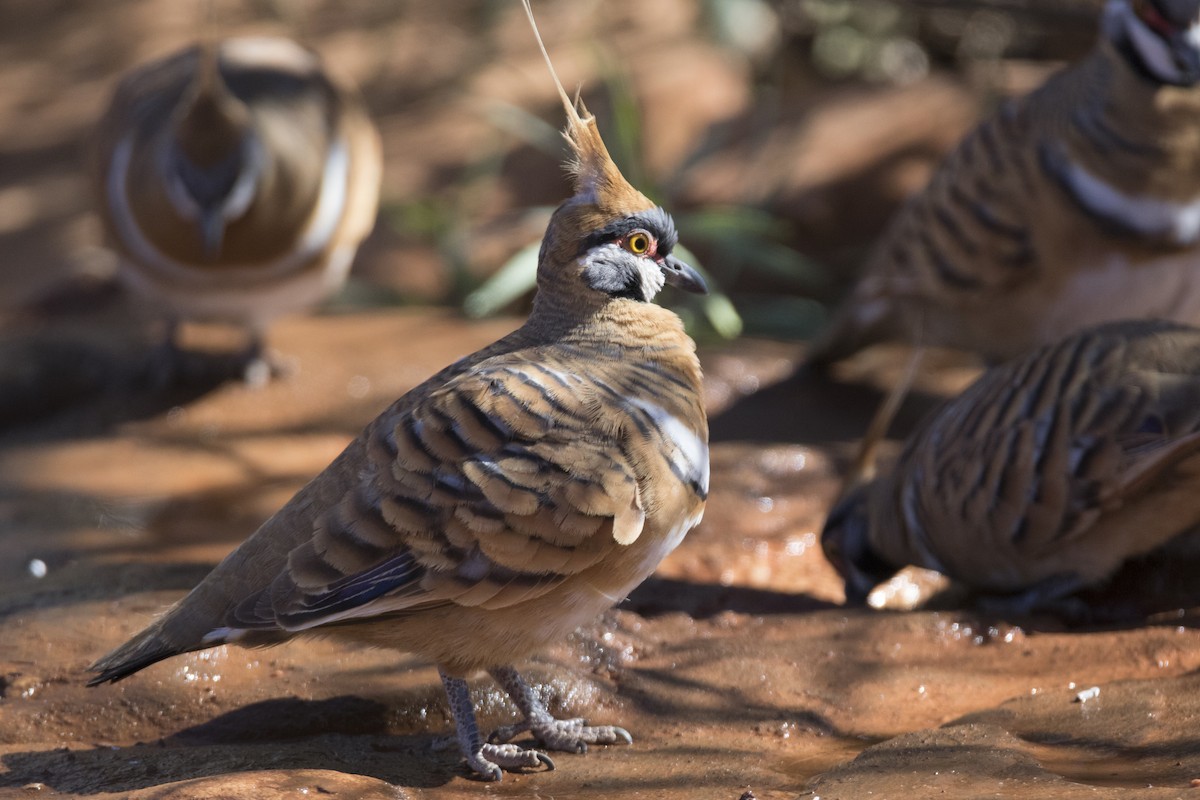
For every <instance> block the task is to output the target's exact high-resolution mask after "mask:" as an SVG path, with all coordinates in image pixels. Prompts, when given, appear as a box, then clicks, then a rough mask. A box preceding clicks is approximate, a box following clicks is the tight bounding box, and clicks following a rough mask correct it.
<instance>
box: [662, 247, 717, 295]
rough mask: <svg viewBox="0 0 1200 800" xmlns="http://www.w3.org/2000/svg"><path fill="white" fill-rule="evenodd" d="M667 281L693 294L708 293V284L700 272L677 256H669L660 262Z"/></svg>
mask: <svg viewBox="0 0 1200 800" xmlns="http://www.w3.org/2000/svg"><path fill="white" fill-rule="evenodd" d="M659 267H660V268H661V269H662V271H663V275H665V276H666V278H667V283H669V284H671V285H672V286H674V287H676V288H679V289H683V290H684V291H685V292H691V293H692V294H708V284H706V283H705V282H704V278H701V277H700V273H699V272H696V270H694V269H692V268H691V267H689V266H688V265H687V264H685V263H683V262H682V261H680V260H679V259H678V258H676V257H675V256H667V257H666V258H664V259H663V260H662V263H660V264H659Z"/></svg>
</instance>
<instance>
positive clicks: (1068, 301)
mask: <svg viewBox="0 0 1200 800" xmlns="http://www.w3.org/2000/svg"><path fill="white" fill-rule="evenodd" d="M1198 82H1200V0H1110V2H1109V4H1108V5H1107V7H1106V9H1105V13H1104V18H1103V25H1102V35H1101V36H1100V39H1099V42H1098V43H1097V44H1096V46H1095V48H1094V49H1093V51H1092V52H1091V54H1090V55H1088V56H1087V57H1086V58H1085V59H1083V60H1082V61H1081V62H1079V63H1077V64H1075V65H1074V66H1072V67H1070V68H1068V69H1065V70H1063V71H1061V72H1059V73H1057V74H1056V75H1054V76H1052V77H1051V78H1050V79H1049V80H1048V81H1047V82H1046V83H1045V84H1044V85H1043V86H1042V87H1041V88H1039V89H1038V90H1036V91H1034V92H1033V93H1031V94H1029V95H1028V96H1026V97H1024V98H1020V99H1017V100H1015V101H1011V102H1009V103H1007V104H1005V105H1004V106H1003V107H1002V108H1001V110H1000V111H999V113H997V114H996V115H995V116H993V117H992V118H990V119H988V120H986V121H985V122H983V123H982V124H981V125H980V126H979V127H977V128H976V129H975V130H974V131H973V132H972V133H971V134H970V135H968V136H967V137H966V139H965V140H964V141H963V142H962V143H961V144H959V146H958V147H957V149H955V150H954V151H953V152H952V153H951V154H950V155H949V156H948V157H947V158H946V159H945V160H944V161H943V163H942V164H941V165H940V166H939V167H938V169H937V170H936V171H935V173H934V175H933V177H932V179H931V180H930V182H929V184H928V186H927V187H926V188H925V189H924V190H923V191H922V192H920V193H919V194H917V195H915V196H914V197H913V198H911V199H910V200H909V202H908V203H907V204H906V205H905V206H904V207H903V208H902V209H901V210H900V211H899V212H898V214H897V216H896V218H895V219H894V220H893V222H892V224H891V225H890V227H889V228H888V230H887V231H886V232H885V234H884V236H883V238H882V239H881V241H880V243H879V244H878V246H877V247H876V248H875V250H874V252H873V254H872V256H871V258H870V259H869V260H868V262H867V265H866V267H865V271H864V273H863V276H862V278H861V279H860V281H859V283H858V284H857V286H856V287H855V288H854V290H853V291H852V292H851V294H850V296H849V297H848V299H847V300H846V301H845V303H844V304H843V305H842V307H841V308H840V309H839V311H838V312H837V313H836V314H835V316H834V320H833V322H832V324H831V325H830V327H829V328H828V329H827V330H826V331H825V332H824V334H823V335H822V336H821V337H819V339H818V340H817V341H816V342H815V343H814V346H813V348H812V350H811V353H810V356H809V361H810V363H812V364H814V365H816V366H821V365H827V364H830V363H832V362H835V361H838V360H840V359H843V358H846V357H848V356H850V355H852V354H854V353H855V352H857V351H858V350H860V349H862V348H864V347H866V346H868V345H871V344H873V343H875V342H877V341H880V340H884V339H891V338H902V339H908V340H910V341H920V342H921V343H923V344H933V345H944V346H950V347H958V348H961V349H965V350H973V351H976V352H978V353H979V354H981V355H982V356H984V357H985V359H987V360H989V361H992V362H999V361H1003V360H1006V359H1009V358H1012V357H1015V356H1018V355H1021V354H1023V353H1026V352H1028V351H1029V350H1030V349H1032V348H1034V347H1036V346H1038V345H1041V344H1048V343H1051V342H1054V341H1057V340H1058V339H1060V338H1061V337H1063V336H1065V335H1067V334H1069V333H1071V332H1072V331H1075V330H1079V329H1081V328H1084V327H1087V326H1090V325H1094V324H1099V323H1101V322H1105V321H1110V320H1115V319H1134V318H1163V319H1173V320H1176V321H1179V322H1186V323H1189V324H1200V269H1198V268H1197V263H1198V261H1200V85H1198Z"/></svg>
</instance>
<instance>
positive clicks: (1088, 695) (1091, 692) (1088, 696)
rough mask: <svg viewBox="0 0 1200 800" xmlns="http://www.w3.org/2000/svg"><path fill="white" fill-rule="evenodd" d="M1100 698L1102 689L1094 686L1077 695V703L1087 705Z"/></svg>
mask: <svg viewBox="0 0 1200 800" xmlns="http://www.w3.org/2000/svg"><path fill="white" fill-rule="evenodd" d="M1099 696H1100V687H1099V686H1093V687H1092V688H1090V689H1084V690H1083V691H1082V692H1080V693H1079V694H1077V695H1075V702H1076V703H1086V702H1087V701H1088V700H1095V699H1096V698H1097V697H1099Z"/></svg>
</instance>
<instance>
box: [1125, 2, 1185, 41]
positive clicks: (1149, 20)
mask: <svg viewBox="0 0 1200 800" xmlns="http://www.w3.org/2000/svg"><path fill="white" fill-rule="evenodd" d="M1133 13H1134V14H1136V15H1137V18H1138V19H1140V20H1141V21H1142V22H1144V23H1145V24H1146V27H1147V28H1149V29H1150V30H1152V31H1154V32H1155V33H1157V34H1158V35H1159V36H1163V37H1166V36H1170V35H1171V34H1173V33H1174V32H1175V26H1174V25H1172V24H1171V22H1170V20H1168V19H1167V18H1166V17H1164V16H1163V15H1162V12H1160V11H1159V10H1158V9H1157V8H1155V7H1154V4H1153V3H1152V2H1150V0H1133Z"/></svg>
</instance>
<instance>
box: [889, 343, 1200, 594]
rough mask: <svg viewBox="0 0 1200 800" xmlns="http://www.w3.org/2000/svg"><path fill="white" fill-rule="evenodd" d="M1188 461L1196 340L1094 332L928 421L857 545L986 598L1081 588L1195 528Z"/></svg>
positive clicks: (1199, 438)
mask: <svg viewBox="0 0 1200 800" xmlns="http://www.w3.org/2000/svg"><path fill="white" fill-rule="evenodd" d="M1198 453H1200V330H1198V329H1195V328H1191V327H1187V326H1181V325H1176V324H1173V323H1167V322H1156V321H1133V322H1121V323H1114V324H1109V325H1104V326H1100V327H1098V328H1094V329H1091V330H1088V331H1084V332H1082V333H1079V334H1076V335H1074V336H1071V337H1068V338H1066V339H1065V340H1063V341H1062V342H1060V343H1059V344H1057V345H1054V346H1049V347H1045V348H1041V349H1039V350H1037V351H1035V352H1034V353H1031V354H1030V355H1029V356H1027V357H1025V358H1023V359H1018V360H1016V361H1014V362H1012V363H1009V364H1006V365H1004V366H1003V367H997V368H995V369H993V370H991V371H989V372H988V373H987V374H985V375H984V376H983V377H982V378H980V380H979V381H977V382H976V383H975V384H973V385H972V386H971V387H970V388H968V389H967V390H966V391H965V392H964V393H963V394H962V395H961V396H960V397H958V398H956V399H954V400H953V401H951V402H950V403H949V404H947V406H946V407H944V408H943V409H941V410H940V411H938V412H937V413H936V414H934V415H933V416H932V417H931V418H930V420H929V421H927V423H926V424H925V425H923V426H922V428H921V429H920V430H919V431H918V432H917V433H915V434H914V435H913V437H912V438H911V439H910V441H909V443H908V444H907V445H906V447H905V449H904V451H903V453H902V455H901V457H900V459H899V461H898V462H897V465H896V467H895V470H894V473H893V475H892V476H891V477H890V479H889V482H888V489H887V491H885V492H877V493H876V494H874V495H873V496H872V498H871V502H872V510H871V522H872V526H873V531H872V535H871V542H872V546H873V548H874V549H875V551H876V552H878V553H879V554H881V555H883V556H884V557H885V558H886V559H887V560H889V561H891V562H892V563H894V564H896V565H897V566H899V565H902V564H906V563H916V564H920V565H922V566H927V567H931V568H935V569H939V570H941V571H944V572H946V573H948V574H950V575H951V576H953V577H956V578H959V579H961V580H964V581H965V582H967V583H968V584H970V585H973V586H976V587H978V588H983V589H991V590H995V591H1015V590H1019V589H1024V588H1028V587H1029V586H1031V585H1034V584H1036V583H1037V582H1038V581H1039V580H1043V579H1047V578H1049V577H1051V576H1054V575H1059V574H1078V575H1080V576H1082V577H1083V578H1086V579H1087V580H1088V581H1094V580H1097V579H1099V578H1102V577H1104V576H1105V575H1107V574H1108V573H1109V572H1111V571H1112V570H1113V569H1115V567H1116V566H1117V565H1118V564H1120V563H1121V562H1123V561H1124V560H1125V559H1126V558H1129V557H1131V556H1133V555H1137V554H1140V553H1144V552H1147V551H1149V550H1151V549H1153V548H1154V547H1157V546H1158V545H1160V544H1162V543H1163V542H1164V541H1167V540H1168V539H1170V538H1173V537H1174V536H1175V535H1177V534H1178V533H1181V532H1183V531H1184V530H1186V529H1187V528H1188V527H1190V526H1191V525H1193V524H1195V523H1196V522H1197V521H1200V501H1198V500H1197V499H1196V497H1197V495H1196V492H1195V486H1196V483H1195V482H1196V480H1197V479H1200V460H1198V459H1197V454H1198ZM1187 476H1191V477H1190V478H1189V477H1187Z"/></svg>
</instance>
